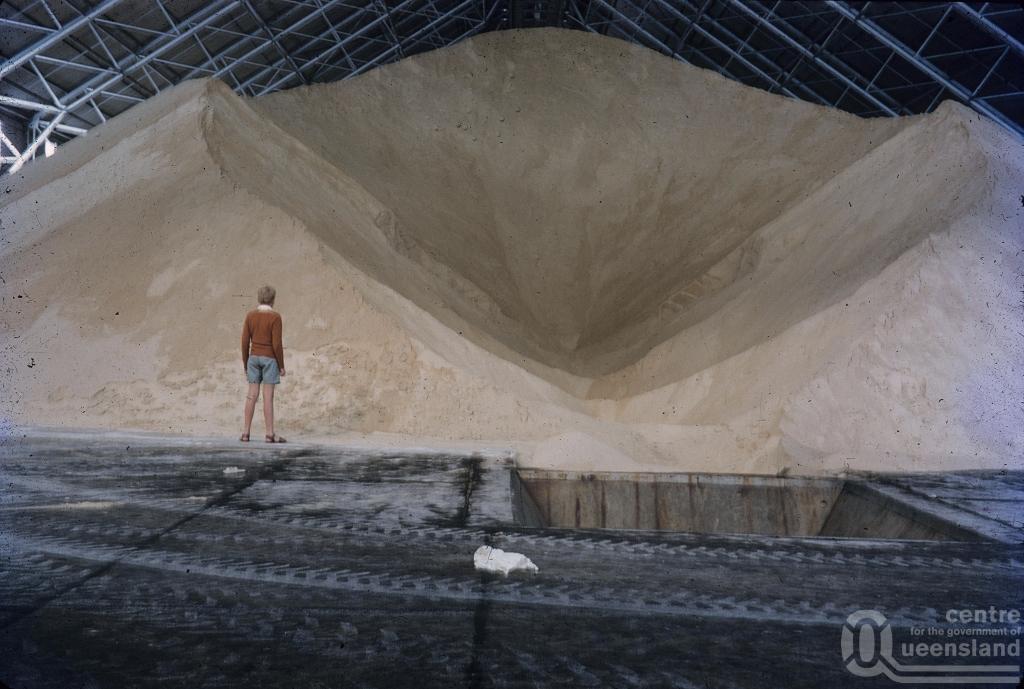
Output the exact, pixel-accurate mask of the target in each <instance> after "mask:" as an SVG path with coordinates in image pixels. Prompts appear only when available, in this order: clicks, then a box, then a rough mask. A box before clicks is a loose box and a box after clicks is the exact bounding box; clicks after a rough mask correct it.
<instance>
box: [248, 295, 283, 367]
mask: <svg viewBox="0 0 1024 689" xmlns="http://www.w3.org/2000/svg"><path fill="white" fill-rule="evenodd" d="M250 342H252V349H251V350H250V348H249V343H250ZM250 354H251V355H252V356H269V357H273V358H274V359H277V367H278V368H279V369H281V370H282V371H283V370H284V345H283V344H282V343H281V314H279V313H278V312H277V311H273V310H271V309H253V310H252V311H250V312H249V313H247V314H245V323H243V324H242V363H243V364H245V365H248V364H249V356H250Z"/></svg>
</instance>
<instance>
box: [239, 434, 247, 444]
mask: <svg viewBox="0 0 1024 689" xmlns="http://www.w3.org/2000/svg"><path fill="white" fill-rule="evenodd" d="M239 441H241V442H243V443H247V442H249V434H248V433H243V434H242V437H241V438H239Z"/></svg>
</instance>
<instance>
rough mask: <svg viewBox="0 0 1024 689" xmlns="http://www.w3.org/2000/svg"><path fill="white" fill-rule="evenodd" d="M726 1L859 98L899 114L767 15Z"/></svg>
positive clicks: (743, 3) (741, 3) (890, 113)
mask: <svg viewBox="0 0 1024 689" xmlns="http://www.w3.org/2000/svg"><path fill="white" fill-rule="evenodd" d="M726 2H728V3H729V4H730V5H732V6H733V7H735V8H736V9H738V10H739V11H741V12H742V13H743V14H745V15H747V16H748V17H750V18H751V19H753V20H754V21H756V22H758V23H759V24H760V25H761V26H763V27H764V28H765V29H767V30H768V31H769V32H770V33H771V34H773V35H774V36H777V37H778V38H779V39H781V40H782V41H783V42H784V43H786V44H787V45H789V46H791V47H792V48H794V49H795V50H796V51H797V52H799V53H800V54H801V55H803V56H804V57H805V58H807V59H808V60H810V61H811V62H813V63H814V64H816V65H818V66H819V67H821V68H822V69H824V70H825V71H826V72H828V73H829V74H831V75H832V76H834V77H835V78H836V79H838V80H839V81H841V82H842V83H843V84H844V85H845V86H847V87H848V88H850V89H852V90H853V91H854V92H855V93H857V94H858V95H859V96H860V97H861V98H864V99H865V100H867V101H868V102H869V103H871V104H872V105H874V106H875V107H877V108H878V109H879V110H882V111H883V112H885V113H887V114H889V115H893V116H896V115H899V112H898V111H897V110H894V109H893V108H892V106H890V105H889V104H888V103H884V102H882V101H881V100H879V99H878V98H877V97H875V96H874V95H873V94H872V93H871V92H869V91H867V90H865V89H864V88H863V87H862V86H861V85H860V84H858V83H857V82H855V81H854V80H853V79H851V78H850V77H848V76H846V75H845V74H843V73H842V72H840V71H839V70H838V69H836V68H835V67H833V66H832V65H831V64H830V63H829V62H828V61H826V60H824V59H822V58H821V56H819V55H815V54H814V53H813V51H811V49H810V48H808V47H807V46H805V45H803V44H802V43H801V42H800V41H798V40H796V39H795V38H793V37H792V36H790V35H789V34H788V33H786V32H785V31H783V30H782V29H780V28H779V27H777V26H775V24H774V23H772V22H771V21H770V20H769V19H768V18H767V17H763V16H761V15H760V14H759V13H758V12H756V11H755V10H754V9H752V8H751V7H749V6H748V5H747V4H746V3H745V2H743V1H742V0H726ZM773 16H775V15H774V14H773Z"/></svg>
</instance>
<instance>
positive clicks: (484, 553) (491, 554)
mask: <svg viewBox="0 0 1024 689" xmlns="http://www.w3.org/2000/svg"><path fill="white" fill-rule="evenodd" d="M473 566H474V567H476V568H477V569H479V570H481V571H483V572H495V573H497V574H505V575H507V574H508V573H509V572H537V571H538V570H537V565H535V564H533V563H532V562H531V561H530V558H528V557H526V556H525V555H523V554H521V553H506V552H505V551H504V550H500V549H499V548H492V547H491V546H489V545H482V546H480V547H479V548H477V549H476V552H475V553H473Z"/></svg>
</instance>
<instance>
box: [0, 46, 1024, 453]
mask: <svg viewBox="0 0 1024 689" xmlns="http://www.w3.org/2000/svg"><path fill="white" fill-rule="evenodd" d="M59 153H60V154H59V155H57V156H55V157H53V158H51V159H47V160H40V161H37V162H35V163H32V164H31V165H29V166H27V167H26V168H24V169H23V170H22V171H21V172H20V173H19V174H18V175H17V176H15V177H12V178H8V179H5V184H4V185H3V188H0V192H6V193H2V194H0V196H2V198H0V204H3V205H2V206H0V222H2V226H0V232H2V237H3V239H2V246H0V278H2V279H3V282H2V284H0V290H2V295H3V301H2V312H0V318H2V321H3V332H4V338H3V356H4V363H5V368H6V369H7V370H8V374H7V375H6V376H5V377H4V379H3V381H2V383H0V385H2V389H0V403H2V405H3V408H2V409H0V413H2V414H3V415H4V416H5V417H6V418H7V419H9V420H11V421H14V422H15V423H19V424H37V425H71V426H90V427H104V428H141V429H150V430H161V431H173V432H184V433H211V432H214V433H224V434H226V435H231V434H234V433H235V432H236V430H237V428H236V427H237V426H238V425H239V417H240V413H241V404H240V403H241V401H242V399H241V398H242V392H241V390H242V388H243V387H244V379H243V377H242V369H241V362H240V361H239V360H238V353H237V351H236V350H237V337H238V331H239V328H240V323H241V319H242V317H243V315H244V313H245V311H246V310H247V309H248V308H250V307H251V306H252V302H253V296H252V295H253V294H254V292H255V289H256V287H258V286H259V284H262V283H264V282H269V283H270V284H273V285H275V286H276V287H277V289H278V294H279V299H278V304H277V306H278V308H279V310H280V311H281V312H282V313H283V316H284V321H285V344H286V346H287V356H288V360H289V364H288V369H289V374H290V375H289V377H288V378H287V379H286V381H285V385H284V386H283V388H282V389H281V391H280V393H279V396H278V404H279V417H280V418H281V419H282V431H286V432H287V431H291V432H292V433H293V434H294V433H297V434H298V435H299V436H300V437H301V436H302V435H306V436H310V435H315V436H319V437H325V436H326V437H329V436H334V435H340V434H343V433H346V432H353V431H354V432H359V433H371V432H382V433H400V434H405V435H408V436H414V437H416V438H419V439H427V442H442V441H452V440H482V441H488V442H492V441H500V442H517V443H519V444H520V446H521V447H523V448H525V449H526V451H527V454H526V456H524V462H525V463H536V464H539V465H546V466H564V467H567V468H584V467H595V468H604V469H614V468H628V469H636V468H650V469H664V470H670V469H701V470H708V471H754V472H775V471H777V470H779V469H781V468H782V467H790V468H791V469H792V470H793V472H794V473H815V472H830V471H840V470H842V469H844V468H846V467H852V468H864V469H932V468H962V467H1003V466H1014V467H1017V468H1019V467H1020V466H1021V457H1022V456H1024V405H1022V403H1021V400H1024V375H1022V371H1021V367H1022V362H1024V315H1022V302H1021V300H1022V286H1024V236H1022V231H1021V227H1022V226H1024V208H1022V199H1021V194H1022V193H1024V166H1022V160H1024V146H1022V145H1021V144H1020V142H1018V141H1016V140H1014V139H1012V138H1011V137H1010V136H1009V135H1008V134H1006V133H1004V132H1003V131H1001V130H999V129H998V128H997V127H996V126H995V125H993V124H992V123H990V122H987V121H980V120H979V119H978V117H977V116H976V115H975V114H974V113H972V112H971V111H969V110H967V109H965V108H962V107H960V106H958V105H955V104H950V103H947V104H944V105H942V106H941V107H940V108H939V109H938V111H936V112H935V113H934V114H932V115H928V116H922V117H917V118H906V119H878V120H862V119H858V118H856V117H852V116H850V115H847V114H844V113H841V112H838V111H834V110H828V109H824V108H820V107H817V106H813V105H809V104H806V103H801V102H796V101H792V100H787V99H784V98H781V97H777V96H773V95H769V94H767V93H764V92H761V91H758V90H754V89H749V88H746V87H743V86H740V85H738V84H735V83H733V82H730V81H727V80H725V79H723V78H720V77H718V76H717V75H715V74H712V73H709V72H706V71H703V70H699V69H695V68H692V67H689V66H687V65H683V64H680V63H678V62H675V61H672V60H669V59H667V58H664V57H662V56H660V55H658V54H656V53H653V52H650V51H647V50H645V49H643V48H640V47H637V46H633V45H630V44H626V43H623V42H620V41H617V40H613V39H609V38H605V37H601V36H595V35H590V34H585V33H580V32H568V31H560V30H549V29H544V30H531V31H525V32H500V33H492V34H486V35H482V36H479V37H476V38H474V39H471V40H468V41H465V42H463V43H461V44H459V45H457V46H454V47H451V48H447V49H444V50H440V51H437V52H433V53H429V54H425V55H420V56H417V57H414V58H410V59H407V60H404V61H402V62H399V63H396V64H394V65H390V66H387V67H383V68H380V69H377V70H374V71H372V72H370V73H368V74H366V75H364V76H362V77H359V78H357V79H353V80H350V81H346V82H343V83H337V84H328V85H319V86H312V87H305V88H300V89H294V90H291V91H287V92H282V93H278V94H274V95H272V96H269V97H265V98H262V99H258V100H245V99H241V98H239V97H237V96H235V95H234V94H233V93H232V92H231V91H230V90H229V89H228V88H227V87H226V86H224V85H222V84H220V83H218V82H211V81H193V82H188V83H185V84H183V85H181V86H178V87H177V88H175V89H172V90H170V91H168V92H165V93H163V94H161V95H159V96H157V97H155V98H153V99H151V100H149V101H147V102H145V103H144V104H142V105H140V106H137V107H135V108H133V109H132V110H130V111H129V112H127V113H126V114H125V115H123V116H121V117H118V118H116V119H114V120H112V121H111V122H109V123H107V124H105V125H103V126H101V127H98V128H96V129H95V130H93V131H91V132H90V133H89V134H88V135H87V136H85V137H82V138H80V139H78V140H75V141H74V142H72V143H70V144H68V145H67V146H64V147H62V148H61V150H60V152H59ZM8 188H9V191H8ZM531 453H532V454H531Z"/></svg>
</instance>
